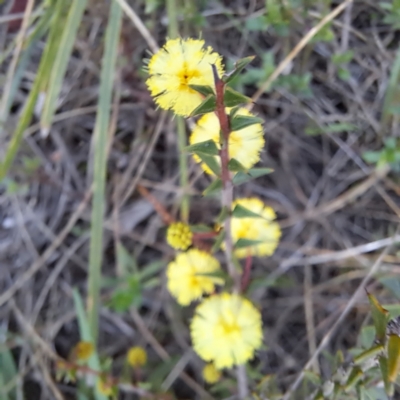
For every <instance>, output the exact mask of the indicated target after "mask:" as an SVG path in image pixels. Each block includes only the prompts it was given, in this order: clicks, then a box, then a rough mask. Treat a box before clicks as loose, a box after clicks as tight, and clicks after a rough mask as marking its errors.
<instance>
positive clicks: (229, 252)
mask: <svg viewBox="0 0 400 400" xmlns="http://www.w3.org/2000/svg"><path fill="white" fill-rule="evenodd" d="M212 71H213V76H214V83H215V94H216V96H215V97H216V105H217V106H216V110H215V113H216V115H217V117H218V120H219V124H220V127H221V139H222V143H221V150H220V152H219V155H220V158H221V180H222V196H221V203H222V208H225V209H226V210H227V211H228V215H227V217H226V218H225V221H224V232H225V256H226V262H227V268H228V272H229V275H230V276H231V278H232V279H233V282H234V288H235V292H236V293H239V292H240V275H239V273H238V271H237V270H236V268H235V264H234V263H233V239H232V233H231V217H230V213H231V210H232V201H233V185H232V179H231V174H230V172H229V169H228V163H229V135H230V133H231V129H230V126H229V118H228V115H227V114H226V110H225V104H224V90H225V82H223V80H222V79H221V78H220V77H219V75H218V71H217V68H216V66H215V65H212Z"/></svg>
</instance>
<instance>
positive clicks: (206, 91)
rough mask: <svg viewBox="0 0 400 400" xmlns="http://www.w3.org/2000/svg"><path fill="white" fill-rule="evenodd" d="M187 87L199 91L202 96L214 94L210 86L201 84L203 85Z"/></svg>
mask: <svg viewBox="0 0 400 400" xmlns="http://www.w3.org/2000/svg"><path fill="white" fill-rule="evenodd" d="M189 87H190V88H191V89H193V90H195V91H196V92H199V93H200V94H202V95H203V96H208V95H210V94H211V95H214V90H213V89H212V87H211V86H203V85H189Z"/></svg>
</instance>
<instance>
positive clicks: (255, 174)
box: [247, 168, 274, 178]
mask: <svg viewBox="0 0 400 400" xmlns="http://www.w3.org/2000/svg"><path fill="white" fill-rule="evenodd" d="M247 172H248V174H249V175H250V176H251V177H252V178H259V177H260V176H264V175H269V174H272V172H274V170H273V169H272V168H250V169H249V170H248V171H247Z"/></svg>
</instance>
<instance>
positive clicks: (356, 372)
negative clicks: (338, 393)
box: [344, 367, 364, 392]
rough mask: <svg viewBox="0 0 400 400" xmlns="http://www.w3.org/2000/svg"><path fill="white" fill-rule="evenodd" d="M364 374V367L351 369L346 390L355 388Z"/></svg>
mask: <svg viewBox="0 0 400 400" xmlns="http://www.w3.org/2000/svg"><path fill="white" fill-rule="evenodd" d="M363 376H364V373H363V371H362V369H361V368H359V367H354V368H353V369H352V370H351V372H350V375H349V378H348V379H347V382H346V384H345V386H344V388H345V391H346V392H347V391H348V390H349V389H351V388H353V387H354V386H355V385H356V384H357V382H359V381H360V379H362V377H363Z"/></svg>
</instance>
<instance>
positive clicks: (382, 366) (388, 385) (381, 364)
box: [379, 356, 393, 396]
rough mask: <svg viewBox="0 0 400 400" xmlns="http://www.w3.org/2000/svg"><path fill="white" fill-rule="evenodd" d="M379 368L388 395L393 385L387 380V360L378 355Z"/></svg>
mask: <svg viewBox="0 0 400 400" xmlns="http://www.w3.org/2000/svg"><path fill="white" fill-rule="evenodd" d="M379 368H380V370H381V374H382V379H383V383H384V385H385V390H386V393H387V394H388V395H390V396H391V394H390V393H391V392H392V391H393V385H392V384H391V383H390V381H389V369H388V360H387V358H386V357H384V356H382V357H379Z"/></svg>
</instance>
